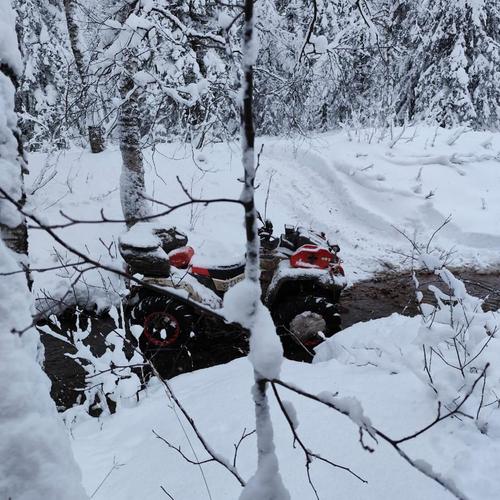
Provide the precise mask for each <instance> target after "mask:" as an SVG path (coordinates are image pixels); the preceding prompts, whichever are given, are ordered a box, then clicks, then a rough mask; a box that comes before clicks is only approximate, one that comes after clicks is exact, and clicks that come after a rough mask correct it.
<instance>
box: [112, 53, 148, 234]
mask: <svg viewBox="0 0 500 500" xmlns="http://www.w3.org/2000/svg"><path fill="white" fill-rule="evenodd" d="M136 70H137V63H136V59H135V55H134V54H133V53H129V54H128V58H127V60H126V62H125V65H124V69H123V74H122V76H121V79H120V89H119V90H120V95H121V98H122V105H121V108H120V115H119V127H120V151H121V154H122V173H121V178H120V193H121V194H120V195H121V204H122V210H123V216H124V217H125V220H126V221H127V227H131V226H133V225H134V224H135V223H136V222H137V221H139V220H140V219H141V218H143V217H146V216H147V215H148V213H149V210H148V207H147V203H146V199H145V193H146V190H145V181H144V164H143V161H142V152H141V144H140V137H141V136H140V130H139V102H138V94H137V90H136V89H135V84H134V80H133V75H134V73H135V72H136Z"/></svg>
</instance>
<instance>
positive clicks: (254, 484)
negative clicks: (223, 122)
mask: <svg viewBox="0 0 500 500" xmlns="http://www.w3.org/2000/svg"><path fill="white" fill-rule="evenodd" d="M253 2H254V0H245V7H244V14H245V22H244V27H243V44H242V45H243V46H242V90H243V103H242V106H241V149H242V164H243V169H244V173H245V175H244V185H243V192H242V193H241V197H240V199H241V201H242V202H243V205H244V209H245V230H246V239H247V246H246V250H247V252H246V266H245V281H247V282H248V283H249V284H250V287H249V288H248V289H247V290H246V291H247V292H249V291H250V290H252V293H246V296H247V300H248V301H249V303H248V304H247V305H246V306H245V307H242V309H243V310H245V311H248V314H249V316H250V317H249V318H246V321H247V322H248V323H247V324H248V325H249V327H250V359H251V361H252V363H253V366H254V378H255V384H254V386H253V389H252V393H253V399H254V405H255V430H256V434H257V471H256V472H255V474H254V476H253V477H252V478H251V479H250V480H249V481H248V483H247V485H246V486H245V488H244V489H243V491H242V493H241V496H240V500H253V499H255V498H257V497H258V498H259V500H290V495H289V493H288V491H287V490H286V488H285V486H284V485H283V482H282V479H281V475H280V472H279V464H278V459H277V456H276V453H275V446H274V438H273V424H272V421H271V415H270V412H269V403H268V398H267V388H268V382H267V379H268V378H275V377H276V376H277V374H279V368H280V365H281V361H282V358H283V349H282V346H281V343H280V340H279V339H278V338H277V335H276V329H275V327H274V324H273V323H272V320H271V316H270V314H269V312H268V311H266V312H267V321H266V319H264V318H265V317H266V315H265V313H264V312H263V311H262V309H263V308H264V306H263V305H262V304H261V303H260V291H261V289H260V283H259V277H260V263H259V247H260V240H259V236H258V233H257V210H256V207H255V198H254V194H255V150H254V143H255V130H254V121H253V65H254V64H255V59H256V56H257V54H256V47H255V43H256V41H255V40H254V36H255V34H254V29H253V27H254V11H253ZM236 286H238V285H236ZM257 318H259V321H257ZM268 336H269V337H268ZM273 336H274V338H273ZM265 351H267V352H265ZM272 352H274V356H271V357H270V358H268V359H267V360H264V359H259V357H264V356H268V355H269V354H270V353H272ZM269 361H271V363H269ZM264 367H265V368H266V370H267V373H265V372H264V371H263V370H262V368H264Z"/></svg>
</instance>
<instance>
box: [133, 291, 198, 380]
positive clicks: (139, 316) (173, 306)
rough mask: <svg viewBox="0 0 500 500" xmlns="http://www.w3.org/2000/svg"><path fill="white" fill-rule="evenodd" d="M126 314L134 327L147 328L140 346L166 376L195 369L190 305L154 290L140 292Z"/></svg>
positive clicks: (192, 319) (161, 373)
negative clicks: (162, 333)
mask: <svg viewBox="0 0 500 500" xmlns="http://www.w3.org/2000/svg"><path fill="white" fill-rule="evenodd" d="M126 315H127V317H128V321H129V324H130V326H133V325H139V326H141V327H142V328H143V331H142V333H141V335H140V337H139V339H138V343H139V348H140V350H141V352H142V353H143V355H144V356H145V357H146V358H147V359H148V360H150V361H151V362H152V363H153V364H154V366H155V368H156V369H157V370H158V372H159V373H160V375H161V376H162V377H165V378H170V377H173V376H174V375H177V374H179V373H184V372H186V371H190V370H192V369H193V365H192V359H191V352H190V349H191V344H192V343H193V339H192V331H193V328H194V315H193V311H191V310H190V309H189V308H188V307H187V306H185V305H184V304H182V303H180V302H177V301H176V300H175V299H172V298H169V297H165V296H164V295H157V294H154V293H151V292H150V293H148V294H140V296H139V297H138V300H137V301H136V303H135V304H133V305H131V306H129V307H128V308H126ZM162 330H164V331H165V334H164V335H161V331H162Z"/></svg>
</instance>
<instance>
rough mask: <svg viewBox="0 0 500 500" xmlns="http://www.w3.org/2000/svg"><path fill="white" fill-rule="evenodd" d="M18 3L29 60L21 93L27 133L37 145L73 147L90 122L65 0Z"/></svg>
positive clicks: (33, 146)
mask: <svg viewBox="0 0 500 500" xmlns="http://www.w3.org/2000/svg"><path fill="white" fill-rule="evenodd" d="M13 6H14V8H15V10H16V12H17V22H16V29H17V32H18V36H19V45H20V49H21V53H22V57H23V64H24V70H23V73H22V75H21V78H20V86H19V90H18V93H17V109H18V111H19V113H20V118H21V127H22V131H23V135H24V136H25V137H26V138H27V139H29V147H30V149H32V150H38V149H47V148H49V149H51V150H54V149H57V148H61V147H68V146H70V144H71V142H72V140H74V139H76V140H78V139H79V135H80V125H84V123H79V122H80V115H81V114H82V110H81V107H80V102H79V97H80V95H79V91H80V90H81V85H80V84H79V82H78V76H77V73H76V71H75V66H74V61H73V56H72V54H71V49H70V45H69V38H68V31H67V27H66V21H65V17H64V9H63V5H62V0H50V1H46V2H39V1H36V0H14V1H13Z"/></svg>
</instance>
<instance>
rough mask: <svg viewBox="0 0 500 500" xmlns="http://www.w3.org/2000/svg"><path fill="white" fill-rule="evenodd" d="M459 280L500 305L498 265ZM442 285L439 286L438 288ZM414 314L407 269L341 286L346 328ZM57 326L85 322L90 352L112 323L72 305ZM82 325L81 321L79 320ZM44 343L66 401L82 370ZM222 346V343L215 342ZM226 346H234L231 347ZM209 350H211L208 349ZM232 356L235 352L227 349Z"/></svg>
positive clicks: (51, 342)
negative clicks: (74, 308)
mask: <svg viewBox="0 0 500 500" xmlns="http://www.w3.org/2000/svg"><path fill="white" fill-rule="evenodd" d="M454 272H455V273H456V275H457V276H459V277H460V278H461V279H462V280H463V281H464V283H465V285H466V288H467V290H468V292H469V293H471V294H472V295H475V296H477V297H481V298H483V299H485V304H486V308H487V309H492V310H497V309H500V271H495V272H487V273H486V272H478V271H473V270H468V269H459V270H454ZM419 281H420V285H421V286H420V290H421V291H422V292H423V293H424V300H425V301H426V302H430V303H432V301H433V295H432V293H430V292H429V291H428V289H427V287H428V285H430V284H434V285H439V279H438V278H437V277H436V276H435V275H434V274H432V273H428V274H424V273H420V274H419ZM443 291H445V290H443ZM395 312H396V313H400V314H404V315H409V316H414V315H416V314H417V313H418V308H417V303H416V300H415V290H414V285H413V281H412V278H411V276H410V274H409V273H396V272H394V273H384V274H379V275H376V276H374V277H373V278H372V279H370V280H367V281H361V282H358V283H355V284H354V285H353V286H351V287H350V288H348V289H346V290H345V291H344V293H343V295H342V299H341V314H342V323H343V327H344V328H347V327H349V326H351V325H353V324H355V323H359V322H361V321H368V320H371V319H377V318H383V317H386V316H389V315H391V314H392V313H395ZM58 321H59V326H58V327H55V326H54V325H49V326H50V328H51V329H53V331H54V332H55V333H57V334H58V335H60V336H63V337H66V338H70V337H71V332H73V331H75V329H76V322H77V321H80V322H83V323H87V322H88V324H90V327H91V331H90V335H89V337H88V339H89V345H90V346H91V349H92V350H93V352H94V353H95V354H97V355H98V354H102V353H103V352H104V349H105V347H104V342H103V339H104V338H105V337H106V335H107V334H108V333H109V332H110V331H112V330H113V329H114V328H115V323H114V320H113V319H112V318H111V317H110V316H109V315H103V316H100V317H95V316H94V315H89V314H86V313H80V314H79V315H78V319H77V316H76V314H75V311H74V310H68V311H66V312H65V313H64V314H61V315H60V316H58ZM80 326H84V327H85V324H84V325H80ZM41 338H42V342H43V344H44V346H45V367H44V368H45V371H46V373H47V375H48V376H49V378H50V379H51V381H52V397H53V399H54V400H55V401H56V404H57V406H58V408H59V409H61V410H62V409H65V408H68V407H71V406H72V405H73V404H74V403H75V402H76V401H77V400H78V396H79V395H80V394H81V389H82V387H83V386H84V380H85V373H84V370H83V369H82V368H81V367H80V366H79V365H78V364H77V363H76V362H75V361H74V360H72V359H71V358H70V357H68V356H67V353H70V354H74V352H75V349H74V348H73V347H72V346H71V345H69V344H68V343H66V342H64V341H63V340H60V339H58V338H55V337H52V336H50V335H47V334H43V333H42V335H41ZM219 347H222V346H219ZM219 352H220V356H214V355H211V356H210V358H207V359H201V356H198V357H199V358H200V359H198V360H197V362H196V366H197V367H198V368H201V367H207V366H213V365H216V364H220V363H225V362H228V361H230V359H228V350H227V349H222V348H220V350H219ZM231 352H234V353H235V352H236V351H235V350H231ZM212 354H213V353H212ZM231 356H232V357H233V358H235V357H237V355H236V354H234V355H233V354H232V355H231Z"/></svg>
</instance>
